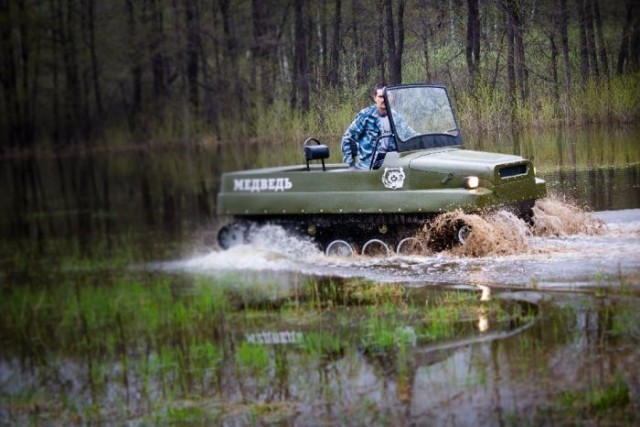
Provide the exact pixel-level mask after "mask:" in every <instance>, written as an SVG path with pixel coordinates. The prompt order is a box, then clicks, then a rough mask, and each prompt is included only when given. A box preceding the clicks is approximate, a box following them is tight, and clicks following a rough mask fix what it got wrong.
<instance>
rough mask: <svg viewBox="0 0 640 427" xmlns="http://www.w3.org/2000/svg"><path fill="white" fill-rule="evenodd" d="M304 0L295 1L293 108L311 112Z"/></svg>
mask: <svg viewBox="0 0 640 427" xmlns="http://www.w3.org/2000/svg"><path fill="white" fill-rule="evenodd" d="M303 13H304V0H295V6H294V38H295V40H294V59H293V63H294V75H293V88H292V96H291V107H292V108H297V107H300V108H301V109H302V110H303V111H308V110H309V73H308V59H307V46H306V38H305V28H304V14H303Z"/></svg>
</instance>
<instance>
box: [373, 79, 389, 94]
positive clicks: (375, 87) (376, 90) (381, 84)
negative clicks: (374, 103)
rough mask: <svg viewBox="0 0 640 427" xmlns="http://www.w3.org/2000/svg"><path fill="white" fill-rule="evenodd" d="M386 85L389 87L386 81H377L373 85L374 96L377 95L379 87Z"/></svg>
mask: <svg viewBox="0 0 640 427" xmlns="http://www.w3.org/2000/svg"><path fill="white" fill-rule="evenodd" d="M385 87H387V84H386V83H385V82H380V83H376V84H375V86H374V87H373V97H374V98H375V97H376V95H377V94H378V90H379V89H384V88H385Z"/></svg>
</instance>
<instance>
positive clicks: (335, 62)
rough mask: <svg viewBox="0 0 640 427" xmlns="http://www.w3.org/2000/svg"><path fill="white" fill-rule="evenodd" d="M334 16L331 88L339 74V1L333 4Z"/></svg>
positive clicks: (330, 70) (330, 74)
mask: <svg viewBox="0 0 640 427" xmlns="http://www.w3.org/2000/svg"><path fill="white" fill-rule="evenodd" d="M335 7H336V10H335V16H334V20H333V41H332V43H331V66H330V68H329V83H330V84H331V86H333V87H337V86H338V76H339V73H340V45H341V44H340V24H341V18H340V11H341V9H342V5H341V3H340V0H336V3H335Z"/></svg>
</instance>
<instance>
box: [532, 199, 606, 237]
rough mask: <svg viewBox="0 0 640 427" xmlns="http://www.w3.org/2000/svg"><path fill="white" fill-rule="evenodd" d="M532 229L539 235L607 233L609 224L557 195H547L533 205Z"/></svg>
mask: <svg viewBox="0 0 640 427" xmlns="http://www.w3.org/2000/svg"><path fill="white" fill-rule="evenodd" d="M531 229H532V231H533V233H534V234H535V235H537V236H566V235H572V234H587V235H597V234H603V233H605V232H606V231H607V226H606V224H605V223H604V221H602V220H601V219H599V218H596V217H595V216H593V215H591V214H590V213H588V212H585V211H584V210H583V209H580V208H579V207H577V206H575V205H573V204H570V203H568V202H566V201H562V200H559V199H558V198H556V197H546V198H544V199H540V200H538V201H536V204H535V206H534V207H533V226H532V228H531Z"/></svg>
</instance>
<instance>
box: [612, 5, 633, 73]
mask: <svg viewBox="0 0 640 427" xmlns="http://www.w3.org/2000/svg"><path fill="white" fill-rule="evenodd" d="M635 2H636V0H627V6H626V15H627V19H626V20H625V23H624V27H623V28H622V37H620V50H619V52H618V65H617V67H616V72H617V73H618V74H622V73H624V72H625V68H627V67H628V64H629V57H630V44H631V27H632V22H633V7H634V5H635Z"/></svg>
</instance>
